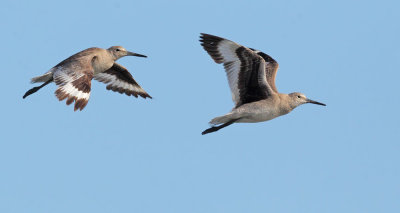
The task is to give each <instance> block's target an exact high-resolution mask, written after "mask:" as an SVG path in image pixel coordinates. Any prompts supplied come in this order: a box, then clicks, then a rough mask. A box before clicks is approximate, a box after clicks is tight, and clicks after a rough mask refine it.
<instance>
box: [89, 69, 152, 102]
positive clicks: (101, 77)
mask: <svg viewBox="0 0 400 213" xmlns="http://www.w3.org/2000/svg"><path fill="white" fill-rule="evenodd" d="M94 79H96V80H98V81H100V82H103V83H105V84H107V87H106V88H107V89H108V90H112V91H114V92H119V93H125V94H126V95H128V96H130V95H133V96H135V97H138V96H141V97H143V98H152V97H151V96H150V95H149V94H147V92H146V91H144V89H142V87H140V85H139V84H138V83H137V82H136V81H135V79H134V78H133V77H132V75H131V74H130V73H129V71H128V70H127V69H126V68H125V67H123V66H121V65H119V64H117V63H114V65H113V66H112V67H111V68H110V69H108V70H106V71H105V72H102V73H98V74H96V75H95V76H94Z"/></svg>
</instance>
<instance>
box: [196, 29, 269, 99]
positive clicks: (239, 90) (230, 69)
mask: <svg viewBox="0 0 400 213" xmlns="http://www.w3.org/2000/svg"><path fill="white" fill-rule="evenodd" d="M200 42H201V45H202V46H203V47H204V49H205V50H206V51H207V52H208V54H209V55H210V56H211V57H212V59H214V61H215V62H216V63H219V64H220V63H223V64H224V68H225V71H226V74H227V76H228V82H229V87H230V88H231V92H232V99H233V101H234V102H235V104H236V107H239V106H241V105H243V104H245V103H250V102H254V101H258V100H262V99H266V98H268V96H269V95H270V94H271V93H272V92H273V91H272V88H271V87H270V85H269V84H268V82H267V79H266V78H267V74H266V62H265V60H264V59H263V58H262V57H261V56H260V55H258V54H257V53H256V52H254V51H253V50H251V49H249V48H247V47H244V46H242V45H240V44H237V43H235V42H233V41H230V40H227V39H224V38H220V37H217V36H213V35H209V34H204V33H202V34H201V36H200Z"/></svg>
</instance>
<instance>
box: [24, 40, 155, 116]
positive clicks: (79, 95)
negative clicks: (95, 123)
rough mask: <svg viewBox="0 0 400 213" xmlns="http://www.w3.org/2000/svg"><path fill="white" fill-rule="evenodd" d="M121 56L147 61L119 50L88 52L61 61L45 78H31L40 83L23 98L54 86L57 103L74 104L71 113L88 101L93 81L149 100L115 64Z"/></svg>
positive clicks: (87, 50) (118, 48)
mask: <svg viewBox="0 0 400 213" xmlns="http://www.w3.org/2000/svg"><path fill="white" fill-rule="evenodd" d="M124 56H137V57H147V56H145V55H141V54H137V53H133V52H129V51H127V50H126V49H125V48H123V47H121V46H112V47H110V48H108V49H102V48H97V47H93V48H89V49H86V50H83V51H81V52H78V53H76V54H74V55H72V56H71V57H69V58H67V59H65V60H64V61H62V62H60V63H59V64H57V65H56V66H54V67H53V68H51V69H50V70H49V71H48V72H46V73H45V74H43V75H41V76H38V77H34V78H32V80H31V82H32V83H38V82H44V83H43V84H42V85H40V86H38V87H34V88H32V89H30V90H28V91H27V92H26V93H25V95H24V96H23V98H26V97H27V96H29V95H31V94H33V93H35V92H37V91H38V90H39V89H41V88H42V87H44V86H46V85H47V84H49V83H51V82H54V83H55V84H56V85H57V86H58V88H57V90H56V91H55V95H56V97H57V98H58V100H60V101H62V100H64V99H66V100H67V101H66V103H67V105H70V104H71V103H73V102H75V106H74V111H76V110H78V109H79V110H82V109H83V108H85V106H86V105H87V103H88V101H89V97H90V91H91V82H92V79H93V78H94V79H96V80H98V81H100V82H103V83H105V84H107V87H106V88H107V89H108V90H112V91H115V92H119V93H121V94H122V93H125V94H126V95H128V96H130V95H133V96H135V97H138V96H141V97H143V98H152V97H151V96H150V95H149V94H147V92H146V91H144V90H143V89H142V87H141V86H140V85H139V84H138V83H137V82H136V81H135V79H134V78H133V77H132V75H131V74H130V73H129V71H128V70H127V69H126V68H125V67H123V66H122V65H120V64H118V63H115V61H116V60H118V59H120V58H122V57H124Z"/></svg>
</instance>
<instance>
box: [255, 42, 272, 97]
mask: <svg viewBox="0 0 400 213" xmlns="http://www.w3.org/2000/svg"><path fill="white" fill-rule="evenodd" d="M250 49H251V50H253V51H254V52H255V53H257V55H259V56H261V57H262V58H263V59H264V61H265V74H266V76H267V82H268V84H269V86H271V89H272V90H274V91H275V92H278V89H276V86H275V77H276V72H277V71H278V67H279V64H278V62H276V61H275V60H274V59H273V58H272V57H271V56H269V55H268V54H265V53H263V52H261V51H259V50H256V49H253V48H250Z"/></svg>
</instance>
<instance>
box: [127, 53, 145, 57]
mask: <svg viewBox="0 0 400 213" xmlns="http://www.w3.org/2000/svg"><path fill="white" fill-rule="evenodd" d="M127 55H131V56H137V57H143V58H147V56H145V55H141V54H137V53H133V52H129V51H128V54H127Z"/></svg>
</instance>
